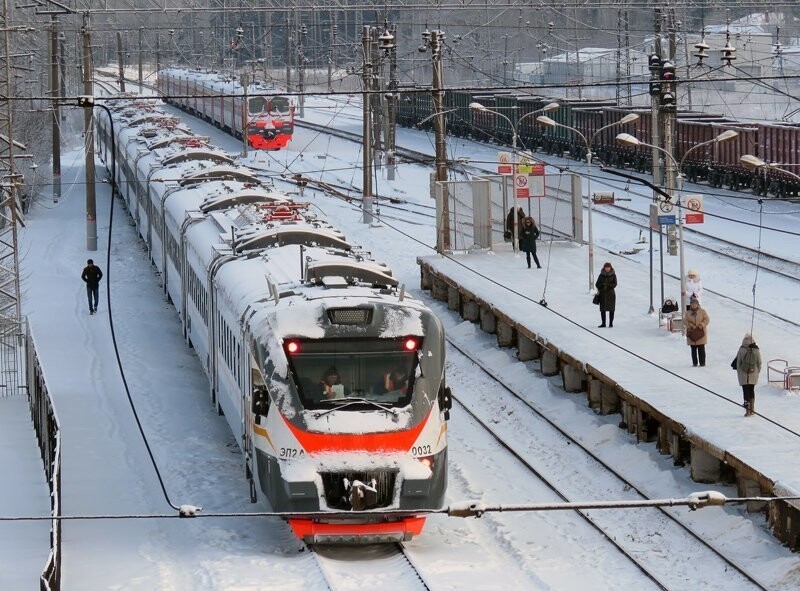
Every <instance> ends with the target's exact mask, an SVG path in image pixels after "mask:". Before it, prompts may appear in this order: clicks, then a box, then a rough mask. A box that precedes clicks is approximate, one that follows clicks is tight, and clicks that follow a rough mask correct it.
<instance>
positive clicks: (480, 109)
mask: <svg viewBox="0 0 800 591" xmlns="http://www.w3.org/2000/svg"><path fill="white" fill-rule="evenodd" d="M560 106H561V105H559V104H558V103H548V104H546V105H545V106H544V107H542V108H541V109H536V110H535V111H531V112H530V113H525V114H524V115H523V116H522V117H520V118H519V119H517V124H516V125H514V123H513V122H512V121H511V119H509V118H508V117H506V116H505V115H503V114H502V113H500V112H499V111H495V110H493V109H489V108H488V107H486V106H484V105H482V104H481V103H475V102H473V103H470V104H469V110H470V111H474V112H476V113H494V114H495V115H498V116H500V117H502V118H503V119H505V120H506V121H508V125H509V127H511V151H512V152H513V157H514V162H513V164H512V178H513V175H515V174H516V173H517V128H518V126H519V124H520V123H522V121H523V119H526V118H527V117H531V116H533V115H536V114H538V113H550V112H551V111H555V110H556V109H558V108H559V107H560ZM503 186H504V187H505V186H506V184H505V183H503ZM503 191H505V189H503ZM517 207H518V205H517V188H516V185H514V215H513V216H512V217H513V219H514V235H513V237H512V240H511V242H512V248H513V249H514V252H517V236H519V230H518V229H517V223H518V221H519V220H518V219H517ZM528 213H530V207H529V208H528ZM503 214H505V211H504V212H503ZM540 222H541V220H540Z"/></svg>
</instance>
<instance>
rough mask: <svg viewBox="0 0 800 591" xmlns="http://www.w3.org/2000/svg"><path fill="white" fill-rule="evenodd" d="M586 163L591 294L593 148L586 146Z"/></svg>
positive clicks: (592, 284) (592, 279)
mask: <svg viewBox="0 0 800 591" xmlns="http://www.w3.org/2000/svg"><path fill="white" fill-rule="evenodd" d="M586 162H587V163H588V165H589V179H588V180H587V183H586V185H587V187H586V188H587V190H588V191H589V194H588V195H587V196H586V202H587V203H588V205H589V208H588V212H587V218H588V222H589V293H591V292H593V291H594V234H593V233H592V205H593V201H594V200H593V199H592V146H591V145H590V144H588V143H587V144H586Z"/></svg>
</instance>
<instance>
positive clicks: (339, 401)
mask: <svg viewBox="0 0 800 591" xmlns="http://www.w3.org/2000/svg"><path fill="white" fill-rule="evenodd" d="M322 403H325V404H333V405H335V408H331V409H328V410H326V411H324V412H321V413H320V414H319V415H318V416H320V417H321V416H323V415H326V414H328V413H329V412H333V411H334V410H341V409H343V408H345V407H348V406H352V405H353V404H370V405H372V406H374V407H376V408H379V409H381V410H383V411H385V412H388V413H391V414H392V415H395V416H396V415H397V410H396V409H394V408H392V407H391V406H385V405H383V404H381V403H379V402H375V401H374V400H370V399H368V398H352V397H351V398H334V399H332V400H322V401H320V404H322Z"/></svg>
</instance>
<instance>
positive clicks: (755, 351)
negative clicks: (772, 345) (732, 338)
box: [731, 332, 761, 417]
mask: <svg viewBox="0 0 800 591" xmlns="http://www.w3.org/2000/svg"><path fill="white" fill-rule="evenodd" d="M731 367H732V368H733V369H735V370H736V377H738V378H739V385H740V386H741V387H742V396H743V397H744V416H746V417H751V416H753V413H755V406H756V384H757V383H758V374H760V373H761V351H760V350H759V348H758V345H757V344H756V341H755V339H754V338H753V335H751V334H750V333H749V332H748V333H746V334H745V335H744V338H743V339H742V345H741V346H740V347H739V351H738V352H737V353H736V357H735V358H734V360H733V363H731Z"/></svg>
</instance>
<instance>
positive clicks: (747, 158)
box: [739, 154, 800, 181]
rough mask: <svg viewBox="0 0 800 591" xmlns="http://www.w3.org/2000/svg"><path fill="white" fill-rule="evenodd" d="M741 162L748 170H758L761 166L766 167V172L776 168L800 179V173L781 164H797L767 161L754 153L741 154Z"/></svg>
mask: <svg viewBox="0 0 800 591" xmlns="http://www.w3.org/2000/svg"><path fill="white" fill-rule="evenodd" d="M739 162H741V163H742V166H744V167H745V168H746V169H747V170H753V171H755V170H758V169H759V168H762V169H764V172H765V173H766V172H767V171H768V170H776V171H778V172H780V173H782V174H785V175H787V176H790V177H792V178H793V179H796V180H798V181H800V175H798V174H796V173H794V172H789V171H788V170H785V169H783V168H781V166H797V164H777V163H775V162H765V161H764V160H762V159H761V158H759V157H758V156H753V155H752V154H744V155H742V156H740V157H739Z"/></svg>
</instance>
